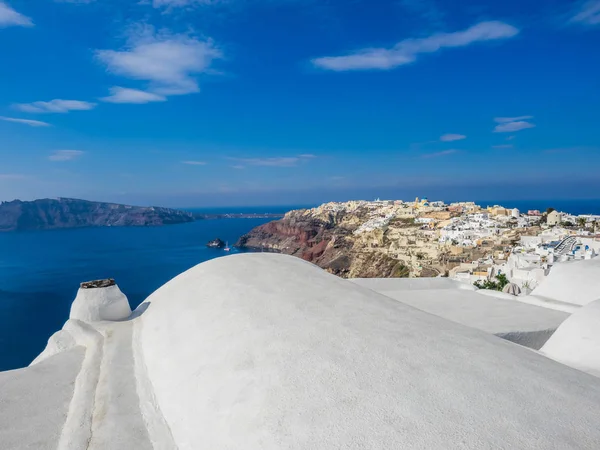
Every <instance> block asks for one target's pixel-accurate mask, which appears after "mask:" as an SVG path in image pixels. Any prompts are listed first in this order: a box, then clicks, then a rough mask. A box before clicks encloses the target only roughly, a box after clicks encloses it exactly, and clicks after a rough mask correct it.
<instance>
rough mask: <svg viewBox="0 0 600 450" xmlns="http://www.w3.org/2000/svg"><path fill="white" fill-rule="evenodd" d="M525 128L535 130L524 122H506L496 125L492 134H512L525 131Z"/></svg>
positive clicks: (528, 123) (533, 126)
mask: <svg viewBox="0 0 600 450" xmlns="http://www.w3.org/2000/svg"><path fill="white" fill-rule="evenodd" d="M527 128H535V125H534V124H532V123H531V122H525V121H517V122H508V123H502V124H500V125H497V126H496V128H494V133H514V132H516V131H521V130H526V129H527Z"/></svg>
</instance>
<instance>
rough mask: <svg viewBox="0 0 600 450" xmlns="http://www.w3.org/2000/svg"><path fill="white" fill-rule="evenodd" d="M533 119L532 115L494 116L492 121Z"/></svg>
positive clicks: (504, 121) (503, 121)
mask: <svg viewBox="0 0 600 450" xmlns="http://www.w3.org/2000/svg"><path fill="white" fill-rule="evenodd" d="M529 119H533V116H519V117H496V118H495V119H494V122H496V123H508V122H519V121H521V120H529Z"/></svg>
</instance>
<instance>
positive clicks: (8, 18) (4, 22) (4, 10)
mask: <svg viewBox="0 0 600 450" xmlns="http://www.w3.org/2000/svg"><path fill="white" fill-rule="evenodd" d="M11 26H17V27H32V26H33V21H32V20H31V19H30V18H29V17H27V16H24V15H23V14H20V13H18V12H17V11H15V10H14V9H12V8H11V7H10V6H8V5H7V4H6V3H5V2H3V1H1V0H0V28H2V27H11Z"/></svg>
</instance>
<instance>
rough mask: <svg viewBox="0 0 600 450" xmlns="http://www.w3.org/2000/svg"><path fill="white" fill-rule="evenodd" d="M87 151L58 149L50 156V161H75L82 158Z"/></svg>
mask: <svg viewBox="0 0 600 450" xmlns="http://www.w3.org/2000/svg"><path fill="white" fill-rule="evenodd" d="M84 153H85V152H82V151H81V150H57V151H55V152H54V153H52V154H51V155H50V156H48V159H49V160H50V161H73V160H74V159H78V158H80V157H81V156H82V155H83V154H84Z"/></svg>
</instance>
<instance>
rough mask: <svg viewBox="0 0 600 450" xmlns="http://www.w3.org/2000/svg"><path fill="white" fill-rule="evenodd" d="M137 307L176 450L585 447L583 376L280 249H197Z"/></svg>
mask: <svg viewBox="0 0 600 450" xmlns="http://www.w3.org/2000/svg"><path fill="white" fill-rule="evenodd" d="M147 302H148V306H147V310H146V311H145V313H144V314H143V315H142V316H141V320H140V322H138V326H140V327H141V328H140V329H139V330H138V331H137V333H139V336H140V343H141V355H140V356H142V357H143V360H144V364H145V367H146V369H147V376H148V378H149V380H150V381H151V384H152V386H153V387H154V395H155V400H156V404H157V405H158V408H159V409H160V412H161V414H162V415H163V417H164V419H165V421H166V423H167V424H168V427H169V429H170V431H171V432H172V436H173V440H174V442H175V444H176V445H177V446H178V447H179V448H180V449H182V450H183V449H193V448H206V449H230V448H231V449H233V448H244V449H305V448H319V449H328V448H332V449H333V448H347V449H353V448H356V449H359V448H361V449H362V448H373V449H391V448H430V449H432V448H439V449H448V448H458V447H462V448H473V449H475V448H520V449H524V448H539V449H542V448H600V430H599V429H598V428H597V426H596V425H597V417H598V414H599V413H600V380H599V379H597V378H595V377H592V376H589V375H587V374H584V373H581V372H578V371H576V370H574V369H571V368H569V367H566V366H563V365H560V364H558V363H556V362H554V361H551V360H549V359H546V358H545V357H543V356H541V355H538V354H536V353H534V352H532V351H530V350H528V349H525V348H522V347H519V346H517V345H514V344H512V343H508V342H505V341H502V340H500V339H499V338H496V337H494V336H491V335H487V334H485V333H483V332H480V331H477V330H473V329H470V328H467V327H464V326H462V325H459V324H455V323H452V322H449V321H447V320H444V319H441V318H438V317H435V316H432V315H430V314H427V313H424V312H422V311H419V310H417V309H414V308H412V307H409V306H406V305H403V304H401V303H399V302H397V301H394V300H392V299H390V298H387V297H385V296H382V295H379V294H376V293H374V292H373V291H370V290H366V289H363V288H360V287H357V286H356V285H354V284H352V283H349V282H347V281H346V280H342V279H339V278H336V277H334V276H332V275H328V274H327V273H325V272H324V271H322V270H320V269H318V268H317V267H315V266H312V265H311V264H308V263H306V262H304V261H302V260H299V259H296V258H292V257H287V256H282V255H271V254H253V255H235V256H230V257H227V258H222V259H218V260H213V261H210V262H208V263H204V264H202V265H200V266H197V267H195V268H194V269H191V270H190V271H188V272H186V273H184V274H182V275H180V276H179V277H177V278H176V279H174V280H173V281H171V282H170V283H168V284H167V285H165V286H163V287H162V288H161V289H159V290H158V291H157V292H156V293H155V294H153V295H152V296H150V297H149V298H148V300H147ZM582 386H585V388H584V389H582ZM151 434H152V433H151Z"/></svg>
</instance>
